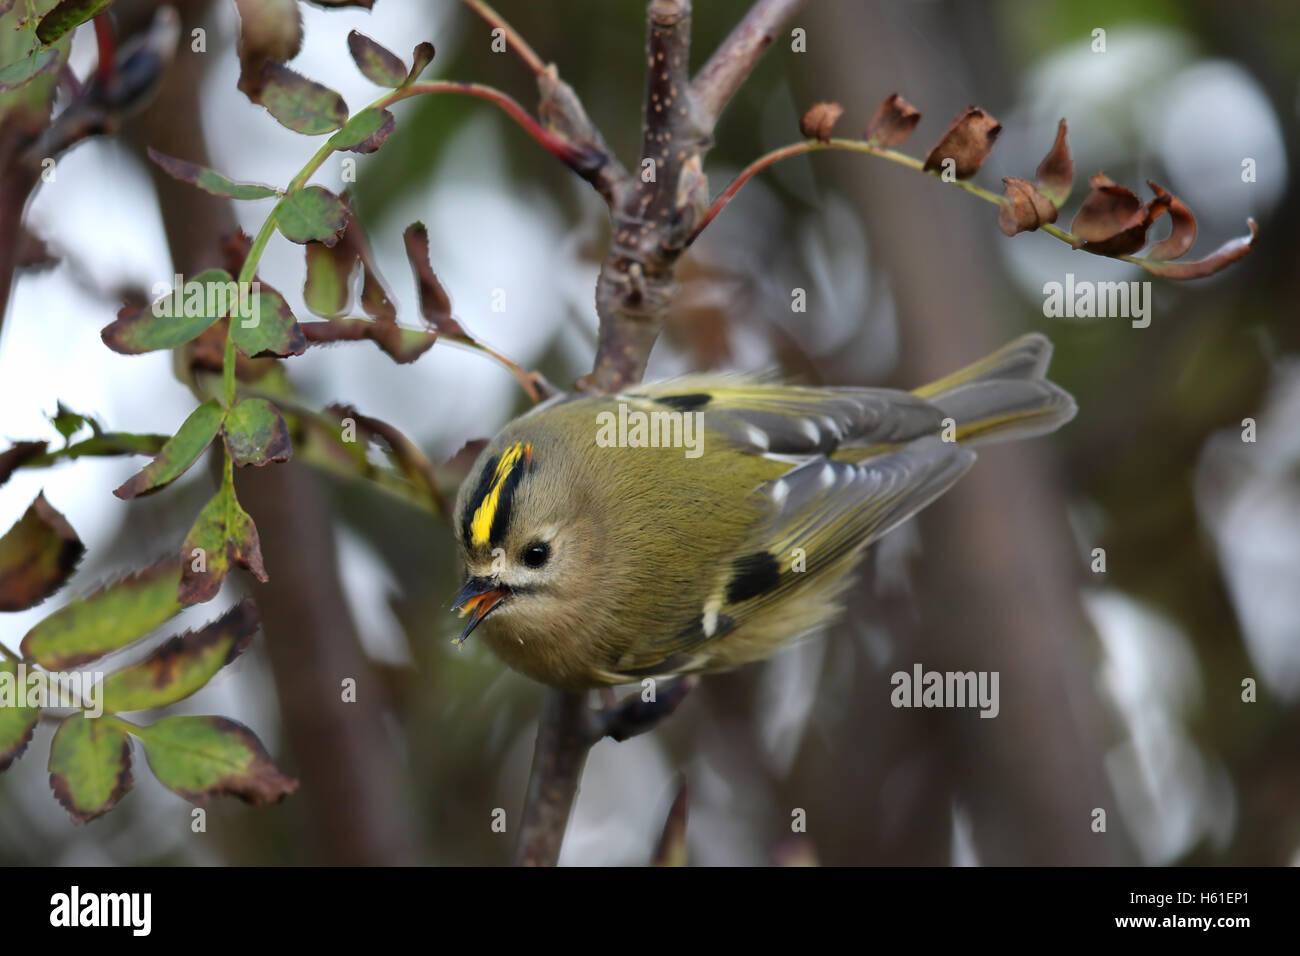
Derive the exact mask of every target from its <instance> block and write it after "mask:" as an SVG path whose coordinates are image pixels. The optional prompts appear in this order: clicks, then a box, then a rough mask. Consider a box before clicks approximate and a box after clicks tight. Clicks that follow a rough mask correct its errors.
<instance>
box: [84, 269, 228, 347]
mask: <svg viewBox="0 0 1300 956" xmlns="http://www.w3.org/2000/svg"><path fill="white" fill-rule="evenodd" d="M239 290H240V286H239V283H237V282H235V281H234V280H233V279H231V277H230V273H229V272H227V271H226V270H224V269H208V270H206V271H204V272H200V273H199V274H198V275H196V276H194V277H193V278H192V279H190V280H189V281H187V282H186V283H185V284H184V285H183V286H182V287H181V288H180V289H178V290H174V291H173V292H171V293H169V294H168V295H165V296H163V297H162V298H161V299H158V300H157V301H156V302H154V303H153V304H152V305H150V306H149V307H148V308H143V307H140V306H124V307H123V308H122V309H121V310H120V311H119V312H118V313H117V319H116V320H115V321H113V322H111V323H110V324H108V325H107V326H105V327H104V330H103V331H102V332H100V338H102V339H103V340H104V344H105V345H107V346H108V347H109V348H110V349H112V350H113V351H114V352H119V353H121V354H122V355H139V354H140V353H142V352H153V351H157V350H158V349H174V348H176V347H177V346H180V345H184V344H185V343H186V342H188V341H190V340H191V339H194V338H197V337H198V336H199V335H201V334H203V332H204V331H205V330H206V329H207V328H208V326H210V325H212V323H213V322H216V321H217V320H218V319H222V318H225V317H226V316H228V315H230V314H231V313H232V312H238V311H240V307H241V306H242V305H245V304H246V303H245V302H244V301H241V299H242V298H246V297H241V296H240V294H239ZM176 313H179V314H176Z"/></svg>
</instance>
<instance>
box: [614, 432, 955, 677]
mask: <svg viewBox="0 0 1300 956" xmlns="http://www.w3.org/2000/svg"><path fill="white" fill-rule="evenodd" d="M974 460H975V453H974V452H972V451H970V450H969V449H966V448H962V447H961V446H959V445H957V444H955V443H951V442H944V441H942V440H941V439H940V438H938V437H937V436H932V435H931V436H926V437H923V438H920V439H917V440H916V441H913V442H911V443H909V444H907V445H906V446H905V447H903V448H902V449H900V450H898V451H895V452H890V453H887V454H883V455H879V456H876V457H873V458H869V459H866V460H864V461H861V462H849V461H838V460H834V459H828V458H826V457H824V456H817V457H815V458H811V459H809V460H808V461H807V462H806V463H804V464H802V465H799V466H797V467H795V468H793V469H791V470H790V471H788V472H786V473H785V474H783V475H781V476H780V477H778V478H774V479H771V480H768V481H765V482H763V483H762V484H760V485H759V487H758V488H756V489H755V490H754V494H755V495H756V496H758V497H759V498H760V500H761V501H762V503H763V507H762V509H761V512H760V513H761V517H760V518H759V520H758V521H757V522H756V523H755V525H754V529H753V531H752V532H751V533H750V535H749V536H748V538H747V539H746V540H745V542H744V544H743V546H742V547H741V548H740V549H739V550H738V551H737V552H736V554H735V557H734V559H733V560H732V562H731V564H730V566H729V567H726V568H723V569H722V570H721V572H720V574H719V577H718V581H717V584H716V586H715V587H714V588H713V590H711V591H710V593H709V596H708V598H707V599H706V600H705V603H704V606H703V607H701V608H699V611H698V614H697V615H696V616H695V618H694V619H693V621H692V622H691V623H690V625H688V626H687V627H686V628H684V629H682V630H681V631H679V632H678V633H676V634H673V635H671V636H670V637H669V638H668V639H666V640H664V641H661V642H658V643H656V644H651V645H648V646H646V647H645V648H644V649H643V650H642V651H640V652H638V653H636V654H634V655H630V657H625V658H624V660H621V661H620V662H619V669H620V670H621V671H623V672H624V673H626V674H630V675H633V676H640V675H644V674H654V673H662V672H664V671H665V670H672V669H679V668H680V667H681V665H682V662H683V660H684V658H686V657H689V655H692V654H694V653H696V652H699V651H701V650H705V649H706V648H705V647H704V645H706V644H707V643H708V642H709V641H712V640H715V639H717V638H720V637H723V636H724V635H726V634H727V633H730V632H731V631H734V630H736V629H737V628H739V627H741V626H742V625H744V624H746V623H748V622H750V621H752V620H754V619H755V618H756V617H757V616H758V615H760V614H761V613H762V612H764V611H765V610H767V609H769V608H772V607H773V606H774V605H777V604H779V603H780V602H781V601H782V600H784V599H785V598H787V597H790V596H791V595H792V593H793V592H794V591H796V590H797V589H798V588H800V587H801V586H802V585H804V584H806V583H809V582H811V581H812V580H813V579H814V577H815V576H817V575H818V574H819V572H825V573H826V574H829V575H830V576H832V577H834V576H835V575H837V574H840V573H844V572H846V571H847V570H848V567H847V566H845V567H844V568H843V571H840V570H838V569H836V565H838V564H840V563H841V562H845V561H846V559H850V558H852V557H853V556H854V555H855V554H856V553H858V552H860V551H861V549H862V548H864V547H866V546H867V545H869V544H871V543H872V542H873V541H875V540H876V539H877V538H879V537H881V536H882V535H884V534H885V533H886V532H888V531H890V530H891V529H893V528H894V527H896V526H897V525H899V524H900V523H902V522H903V521H905V520H906V519H907V518H909V517H911V516H912V515H913V514H915V513H916V512H917V511H919V510H921V509H922V508H924V507H925V506H926V505H927V504H929V503H930V502H931V501H933V500H934V499H935V498H937V497H939V495H941V494H943V493H944V492H945V491H946V490H947V489H948V488H949V487H951V486H952V484H953V483H954V482H955V481H956V480H957V479H958V478H960V477H961V475H962V474H963V473H964V472H965V471H966V469H967V468H969V467H970V466H971V463H972V462H974ZM821 581H823V582H824V583H825V582H827V579H826V578H825V577H822V578H821ZM810 623H814V622H810Z"/></svg>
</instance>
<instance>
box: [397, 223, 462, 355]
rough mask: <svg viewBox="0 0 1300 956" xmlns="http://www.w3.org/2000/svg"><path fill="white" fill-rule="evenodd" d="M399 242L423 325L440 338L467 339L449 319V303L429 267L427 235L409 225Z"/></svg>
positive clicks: (421, 226)
mask: <svg viewBox="0 0 1300 956" xmlns="http://www.w3.org/2000/svg"><path fill="white" fill-rule="evenodd" d="M402 239H403V241H404V242H405V243H406V258H407V259H409V260H410V262H411V270H412V271H413V272H414V273H415V281H416V283H417V285H418V286H419V289H420V314H421V315H423V316H424V321H425V322H427V323H428V324H429V327H430V328H432V329H435V330H437V331H438V332H439V333H440V334H443V335H459V336H463V337H464V338H470V335H469V333H468V332H466V331H465V329H464V328H462V326H461V324H460V323H459V322H457V321H456V320H455V319H453V318H452V317H451V299H450V297H448V295H447V290H446V289H444V288H443V287H442V283H441V282H439V281H438V276H437V274H435V273H434V271H433V266H432V265H430V263H429V233H428V230H426V229H425V228H424V223H422V222H414V223H411V225H409V226H407V227H406V232H405V233H403V234H402Z"/></svg>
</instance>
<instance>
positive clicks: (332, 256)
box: [302, 240, 357, 319]
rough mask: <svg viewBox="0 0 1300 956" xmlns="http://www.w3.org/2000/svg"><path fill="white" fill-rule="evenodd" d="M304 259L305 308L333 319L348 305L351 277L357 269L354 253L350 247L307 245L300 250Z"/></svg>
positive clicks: (350, 299)
mask: <svg viewBox="0 0 1300 956" xmlns="http://www.w3.org/2000/svg"><path fill="white" fill-rule="evenodd" d="M303 253H304V255H305V256H306V259H307V279H306V281H305V282H304V283H303V287H302V297H303V300H304V301H305V302H306V303H307V308H309V309H311V311H312V312H314V313H315V314H316V315H319V316H321V317H322V318H326V319H333V318H337V317H338V316H341V315H343V314H344V313H345V312H347V311H348V308H349V307H350V306H351V304H352V274H353V273H354V272H355V271H356V268H357V252H356V250H355V249H354V248H353V247H352V243H350V242H347V241H346V240H345V241H343V242H336V243H335V244H334V245H333V246H327V245H325V244H324V243H323V242H309V243H307V244H306V246H304V247H303Z"/></svg>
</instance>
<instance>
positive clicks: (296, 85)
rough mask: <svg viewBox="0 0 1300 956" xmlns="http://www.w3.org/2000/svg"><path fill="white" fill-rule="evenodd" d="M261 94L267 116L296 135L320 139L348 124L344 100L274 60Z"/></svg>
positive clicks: (264, 69)
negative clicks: (301, 134) (323, 134)
mask: <svg viewBox="0 0 1300 956" xmlns="http://www.w3.org/2000/svg"><path fill="white" fill-rule="evenodd" d="M261 90H262V92H261V101H262V105H263V106H265V107H266V109H267V112H269V113H270V114H271V115H272V116H274V117H275V118H276V119H277V120H279V122H280V124H281V125H283V126H287V127H288V128H289V129H291V130H293V131H294V132H295V133H303V134H305V135H307V136H318V135H320V134H321V133H330V132H333V131H334V130H336V129H339V128H341V127H342V126H343V124H344V123H346V122H347V121H348V105H347V103H345V102H343V97H341V96H339V95H338V94H337V93H335V92H334V91H333V90H331V89H330V88H329V87H327V86H322V85H321V84H319V83H313V82H312V81H311V80H309V79H307V78H306V77H305V76H301V75H299V74H297V73H295V72H294V71H293V70H291V69H289V68H288V67H287V66H284V65H283V64H280V63H276V62H275V61H274V60H267V61H266V62H265V63H263V64H262V73H261Z"/></svg>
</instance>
